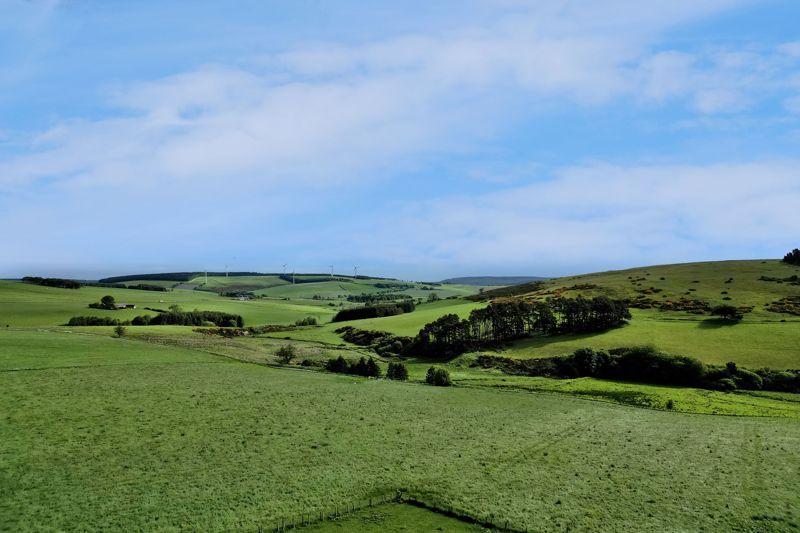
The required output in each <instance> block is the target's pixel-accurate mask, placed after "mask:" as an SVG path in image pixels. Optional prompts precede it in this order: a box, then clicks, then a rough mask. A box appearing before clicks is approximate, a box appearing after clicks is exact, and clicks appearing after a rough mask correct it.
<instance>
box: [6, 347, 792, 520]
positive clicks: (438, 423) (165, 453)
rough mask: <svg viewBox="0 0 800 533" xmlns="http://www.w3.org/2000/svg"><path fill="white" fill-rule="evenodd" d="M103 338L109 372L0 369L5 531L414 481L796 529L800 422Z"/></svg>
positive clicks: (591, 513)
mask: <svg viewBox="0 0 800 533" xmlns="http://www.w3.org/2000/svg"><path fill="white" fill-rule="evenodd" d="M19 334H20V332H11V331H9V332H5V331H3V332H0V345H4V346H8V345H12V344H14V343H16V344H17V345H19V346H18V347H17V348H12V349H11V350H8V351H7V352H10V355H7V356H8V357H11V358H13V359H14V360H15V363H14V365H15V366H20V365H22V366H28V367H32V366H40V367H42V366H62V365H61V362H62V361H63V358H64V357H65V353H67V354H69V353H71V355H70V357H79V356H80V353H82V352H84V351H86V350H87V347H86V346H84V345H83V344H82V340H81V337H79V336H76V335H75V334H66V333H49V332H41V333H32V334H31V335H41V337H35V336H34V337H25V338H24V337H17V336H18V335H19ZM26 334H27V333H26ZM54 335H55V336H57V346H54V345H53V344H52V342H53V339H54V338H56V337H53V336H54ZM9 336H11V337H17V338H16V340H14V339H11V341H9V339H10V338H11V337H9ZM40 342H43V343H44V344H42V345H39V346H38V347H37V346H36V345H37V344H39V343H40ZM107 342H108V343H110V344H107V345H104V346H103V349H102V350H99V351H98V352H97V354H96V355H95V356H93V361H91V362H92V363H93V364H94V365H95V366H87V367H81V368H40V369H37V370H22V371H7V370H6V371H0V413H3V416H2V417H0V529H2V530H9V531H30V530H41V529H48V530H66V529H72V530H76V529H80V530H84V529H85V530H125V531H131V530H178V529H193V530H203V531H230V530H239V529H241V530H256V529H257V528H258V527H259V526H264V527H271V526H274V525H276V524H278V523H279V522H280V519H281V518H282V517H285V516H297V515H298V514H299V513H301V512H304V513H310V514H313V513H316V512H318V511H319V510H321V509H330V508H331V507H333V506H335V505H337V504H338V505H344V504H345V503H347V502H349V501H353V500H363V498H365V497H369V496H370V495H371V494H385V493H386V492H387V491H392V490H395V489H396V488H400V487H403V488H408V489H409V490H412V491H414V492H415V493H418V494H421V495H425V496H427V497H429V498H430V499H435V500H437V501H439V502H443V503H444V504H448V505H452V506H453V507H455V508H458V509H460V510H463V511H467V512H470V513H473V514H475V515H481V516H494V517H496V518H497V521H498V522H504V521H505V520H508V522H509V527H512V528H515V529H518V530H521V529H526V528H527V529H528V530H536V531H564V530H566V529H570V530H581V531H589V530H591V531H630V530H636V531H686V530H692V531H696V530H701V529H704V530H717V531H719V530H726V531H731V530H748V531H779V530H791V529H792V528H797V527H798V525H799V524H800V515H799V513H800V512H799V511H798V509H800V494H799V493H798V492H797V490H796V489H797V484H796V481H797V472H798V468H799V467H800V423H798V422H796V421H791V420H786V419H776V418H745V417H713V416H702V415H686V414H681V413H674V412H663V411H653V410H647V409H636V408H631V407H625V406H618V405H613V404H607V403H601V402H592V401H586V400H579V399H571V398H568V397H564V396H556V395H553V396H549V395H542V394H531V393H527V392H515V391H497V390H490V389H481V388H463V387H455V388H450V389H447V388H435V387H429V386H424V385H418V384H413V383H393V382H388V381H385V380H377V381H376V380H365V379H358V378H353V377H348V376H339V375H329V374H323V373H317V372H308V371H302V370H281V369H272V368H267V367H262V366H257V365H251V364H245V363H239V362H235V361H230V360H229V359H221V360H220V362H212V361H210V360H208V361H203V359H204V358H205V357H206V356H205V355H202V354H200V355H198V356H197V357H198V359H197V360H195V361H192V363H191V364H187V362H186V357H187V354H186V353H185V351H184V350H178V349H175V348H170V347H158V355H157V356H145V355H144V354H145V353H146V352H148V351H150V350H155V349H156V347H153V346H150V345H146V344H142V345H141V353H142V357H143V359H140V360H137V361H129V362H126V360H127V359H128V358H129V357H131V355H132V354H131V353H128V354H125V353H124V352H125V351H126V350H127V342H134V341H125V340H118V339H108V340H107ZM114 343H117V344H116V346H115V345H114ZM115 348H119V349H115ZM26 350H27V353H28V354H30V357H31V358H32V360H33V361H32V363H31V364H27V365H26V364H25V361H24V359H25V357H26ZM48 353H50V354H51V356H52V357H53V358H54V361H53V362H52V363H51V364H47V362H46V361H43V360H42V359H43V358H44V357H47V354H48ZM172 355H174V357H172ZM4 357H6V356H4ZM144 357H155V358H154V359H153V360H151V361H149V362H148V361H146V360H145V359H144ZM34 363H35V364H34Z"/></svg>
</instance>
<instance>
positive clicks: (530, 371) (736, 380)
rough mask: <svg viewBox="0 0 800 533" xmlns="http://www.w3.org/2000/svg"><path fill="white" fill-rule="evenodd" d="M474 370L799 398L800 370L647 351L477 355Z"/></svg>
mask: <svg viewBox="0 0 800 533" xmlns="http://www.w3.org/2000/svg"><path fill="white" fill-rule="evenodd" d="M474 366H481V367H484V368H499V369H501V370H503V371H504V372H506V373H509V374H520V375H527V376H544V377H554V378H579V377H595V378H600V379H610V380H621V381H631V382H638V383H653V384H658V385H677V386H690V387H698V388H704V389H712V390H723V391H731V390H735V389H746V390H762V389H763V390H771V391H780V392H800V370H789V371H774V370H770V369H767V368H763V369H759V370H748V369H744V368H739V367H738V366H737V365H736V364H735V363H728V364H727V365H725V366H713V365H705V364H703V363H702V362H700V361H698V360H697V359H695V358H693V357H685V356H676V355H668V354H665V353H662V352H659V351H658V350H656V349H655V348H653V347H651V346H638V347H632V348H615V349H613V350H609V351H608V352H605V351H595V350H592V349H589V348H583V349H580V350H576V351H575V352H574V353H573V354H572V355H567V356H560V357H550V358H542V359H510V358H506V357H494V356H489V355H480V356H478V358H477V359H476V361H475V363H474Z"/></svg>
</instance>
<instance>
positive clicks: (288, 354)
mask: <svg viewBox="0 0 800 533" xmlns="http://www.w3.org/2000/svg"><path fill="white" fill-rule="evenodd" d="M296 354H297V349H296V348H295V347H294V345H293V344H284V345H283V346H281V347H280V348H278V350H277V351H276V352H275V355H276V356H278V359H279V360H280V362H281V363H283V364H284V365H288V364H289V363H290V362H291V361H292V359H294V358H295V355H296Z"/></svg>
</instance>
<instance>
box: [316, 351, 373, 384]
mask: <svg viewBox="0 0 800 533" xmlns="http://www.w3.org/2000/svg"><path fill="white" fill-rule="evenodd" d="M325 370H327V371H328V372H336V373H339V374H353V375H356V376H364V377H369V378H379V377H381V369H380V367H379V366H378V363H376V362H375V359H373V358H372V357H370V358H369V359H366V358H364V357H361V358H360V359H359V360H358V361H356V362H355V363H354V362H350V361H347V360H346V359H345V358H344V357H342V356H341V355H340V356H339V357H337V358H336V359H329V360H328V362H327V363H325Z"/></svg>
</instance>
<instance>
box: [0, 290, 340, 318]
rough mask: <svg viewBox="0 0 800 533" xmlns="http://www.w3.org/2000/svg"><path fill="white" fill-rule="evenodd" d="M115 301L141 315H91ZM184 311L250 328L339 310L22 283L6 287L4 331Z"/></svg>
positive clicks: (1, 303)
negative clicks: (239, 320) (234, 318)
mask: <svg viewBox="0 0 800 533" xmlns="http://www.w3.org/2000/svg"><path fill="white" fill-rule="evenodd" d="M106 294H110V295H112V296H114V298H115V299H116V301H117V302H118V303H133V304H136V309H121V310H117V311H108V310H103V309H90V308H89V307H88V305H89V304H90V303H92V302H99V301H100V298H102V297H103V296H104V295H106ZM173 304H174V305H180V306H181V307H183V308H184V309H186V310H193V309H201V310H204V311H205V310H207V311H225V312H228V313H235V314H240V315H242V317H244V320H245V324H247V325H258V324H291V323H294V321H295V320H297V319H299V318H303V317H306V316H315V317H317V319H318V320H320V321H322V322H324V321H327V320H329V318H330V317H331V316H333V314H334V313H335V310H333V309H331V308H329V307H327V306H324V305H318V304H316V303H314V302H287V301H279V300H261V299H259V300H250V301H239V300H235V299H230V298H223V297H221V296H219V295H217V294H214V293H211V292H205V291H188V290H173V291H168V292H157V291H139V290H132V289H109V288H105V287H82V288H80V289H59V288H53V287H41V286H38V285H29V284H27V283H21V282H17V281H0V327H4V326H5V325H6V324H8V325H10V326H16V327H31V326H56V325H60V324H65V323H66V322H67V321H69V319H70V317H73V316H109V317H113V318H118V319H120V320H130V319H132V318H133V317H135V316H137V315H142V314H148V313H149V314H151V315H154V314H156V313H155V312H153V311H148V310H146V309H144V308H145V307H152V308H154V309H167V308H168V307H169V306H170V305H173Z"/></svg>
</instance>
